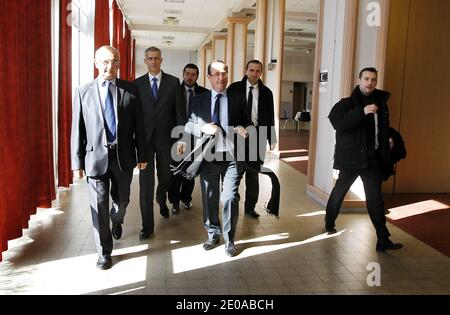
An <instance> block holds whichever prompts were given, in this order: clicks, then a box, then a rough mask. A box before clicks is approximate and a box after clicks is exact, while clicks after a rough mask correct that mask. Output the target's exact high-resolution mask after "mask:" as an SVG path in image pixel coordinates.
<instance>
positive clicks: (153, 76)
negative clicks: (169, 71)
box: [148, 71, 162, 83]
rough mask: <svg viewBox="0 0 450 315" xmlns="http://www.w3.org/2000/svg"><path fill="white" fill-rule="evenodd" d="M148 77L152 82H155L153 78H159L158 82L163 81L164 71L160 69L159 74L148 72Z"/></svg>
mask: <svg viewBox="0 0 450 315" xmlns="http://www.w3.org/2000/svg"><path fill="white" fill-rule="evenodd" d="M148 77H149V79H150V83H152V82H153V81H152V79H153V78H157V79H158V82H161V77H162V72H161V71H159V73H158V74H157V75H153V74H151V73H150V72H149V73H148Z"/></svg>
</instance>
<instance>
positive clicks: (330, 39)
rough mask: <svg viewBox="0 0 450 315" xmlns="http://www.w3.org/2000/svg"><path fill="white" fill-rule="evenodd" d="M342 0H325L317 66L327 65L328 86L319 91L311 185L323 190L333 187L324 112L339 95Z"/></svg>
mask: <svg viewBox="0 0 450 315" xmlns="http://www.w3.org/2000/svg"><path fill="white" fill-rule="evenodd" d="M344 13H345V0H325V3H324V18H323V21H324V22H323V23H324V26H323V38H322V46H323V47H322V57H321V65H320V67H321V69H328V87H327V90H326V91H325V92H320V93H319V106H318V109H317V113H316V114H317V115H318V125H317V144H316V160H315V170H314V186H315V187H317V188H319V189H321V190H322V191H324V192H326V193H330V192H331V189H332V188H333V155H334V144H335V138H334V130H333V128H332V126H331V124H330V121H329V120H328V118H327V116H328V114H329V112H330V110H331V108H332V106H333V105H334V104H335V103H336V102H337V101H339V99H340V98H341V95H340V88H341V77H342V74H341V72H342V68H341V65H342V50H343V36H344Z"/></svg>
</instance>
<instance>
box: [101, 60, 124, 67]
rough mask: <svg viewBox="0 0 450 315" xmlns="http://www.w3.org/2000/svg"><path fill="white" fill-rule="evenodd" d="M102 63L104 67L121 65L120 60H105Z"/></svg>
mask: <svg viewBox="0 0 450 315" xmlns="http://www.w3.org/2000/svg"><path fill="white" fill-rule="evenodd" d="M100 63H101V64H102V65H104V66H107V65H113V66H118V65H120V60H103V61H100Z"/></svg>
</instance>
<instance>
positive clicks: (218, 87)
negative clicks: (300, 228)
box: [185, 60, 252, 257]
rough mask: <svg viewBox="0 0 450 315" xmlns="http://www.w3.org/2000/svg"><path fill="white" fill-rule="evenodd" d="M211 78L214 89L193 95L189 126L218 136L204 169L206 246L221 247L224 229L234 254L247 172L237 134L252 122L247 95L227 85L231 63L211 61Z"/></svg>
mask: <svg viewBox="0 0 450 315" xmlns="http://www.w3.org/2000/svg"><path fill="white" fill-rule="evenodd" d="M208 79H209V81H210V82H211V87H212V90H211V91H209V92H206V93H203V94H200V95H198V96H195V97H194V98H193V99H192V102H191V103H190V108H189V114H190V115H189V121H188V122H187V124H186V127H185V130H186V132H188V133H190V134H192V135H194V136H195V137H197V138H201V137H202V136H205V135H206V136H214V138H215V141H216V144H215V147H214V149H215V154H214V158H212V159H207V158H206V159H204V160H203V163H202V165H201V169H200V184H201V188H202V198H203V223H204V226H205V228H206V231H207V232H208V240H207V241H206V242H205V243H204V244H203V249H205V250H211V249H213V248H215V247H217V246H218V245H219V243H220V234H222V232H223V238H224V240H225V253H226V254H227V255H228V256H230V257H232V256H235V255H236V246H235V244H234V235H235V232H236V224H237V220H238V216H239V193H238V189H239V182H240V179H241V177H242V172H243V166H242V164H241V163H240V161H238V160H237V159H236V154H235V150H234V148H235V144H234V142H233V139H234V136H235V134H236V133H237V134H238V135H237V137H242V138H247V136H248V134H247V131H246V130H245V127H247V126H249V125H251V124H252V122H251V120H250V116H249V115H248V113H247V111H246V104H245V98H244V97H243V96H242V95H241V94H240V93H239V92H235V91H234V92H232V91H227V89H226V87H227V84H228V67H227V66H226V65H225V63H224V62H223V61H220V60H214V61H213V62H212V63H211V64H209V65H208ZM230 140H231V141H230ZM220 182H222V191H221V192H220ZM219 198H220V201H221V202H222V204H223V211H222V221H223V229H222V228H221V224H220V219H219Z"/></svg>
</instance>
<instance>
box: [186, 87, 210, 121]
mask: <svg viewBox="0 0 450 315" xmlns="http://www.w3.org/2000/svg"><path fill="white" fill-rule="evenodd" d="M208 91H209V90H208V89H206V88H204V87H203V86H201V85H198V84H197V83H196V84H195V86H194V96H195V95H200V94H202V93H205V92H208ZM181 93H182V95H183V102H184V103H183V104H186V97H187V96H186V88H185V84H184V82H182V83H181ZM189 101H191V100H189ZM188 111H189V109H188V110H187V111H186V115H187V114H188ZM187 119H189V117H187Z"/></svg>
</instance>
